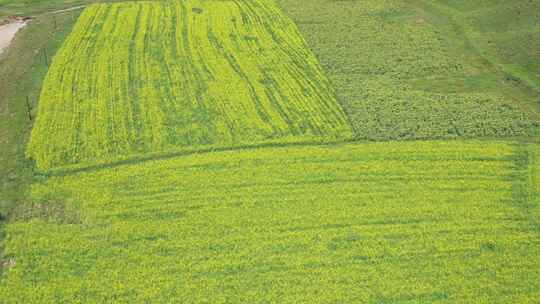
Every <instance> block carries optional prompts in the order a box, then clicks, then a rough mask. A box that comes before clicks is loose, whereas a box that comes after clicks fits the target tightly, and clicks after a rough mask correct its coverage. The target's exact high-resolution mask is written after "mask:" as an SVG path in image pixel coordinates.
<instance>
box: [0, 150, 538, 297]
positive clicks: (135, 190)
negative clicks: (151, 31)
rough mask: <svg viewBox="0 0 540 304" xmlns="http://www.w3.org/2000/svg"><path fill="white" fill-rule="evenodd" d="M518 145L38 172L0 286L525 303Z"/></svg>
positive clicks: (16, 291)
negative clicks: (41, 175) (44, 175)
mask: <svg viewBox="0 0 540 304" xmlns="http://www.w3.org/2000/svg"><path fill="white" fill-rule="evenodd" d="M531 147H533V146H531ZM537 148H538V147H537V146H536V149H537ZM527 149H528V148H527V146H522V145H520V144H517V143H505V142H462V141H455V142H440V141H439V142H411V143H374V144H347V145H340V146H318V147H317V146H312V147H297V148H273V149H254V150H246V151H230V152H216V153H208V154H201V155H193V156H187V157H181V158H175V159H171V160H162V161H156V162H146V163H143V164H135V165H129V166H121V167H117V168H111V169H106V170H101V171H98V172H90V173H80V174H75V175H70V176H59V177H52V178H50V179H48V180H47V181H44V182H43V183H38V184H35V185H34V186H33V187H32V190H31V198H32V200H33V201H34V202H35V203H34V204H33V205H32V206H31V207H29V206H26V207H25V208H24V210H25V211H24V212H21V213H17V212H15V213H14V218H15V219H14V220H13V223H12V224H11V225H10V226H8V227H7V234H8V238H7V240H6V254H7V256H12V257H15V260H14V265H13V266H12V267H11V268H10V270H9V272H8V273H7V275H6V277H5V278H4V282H3V284H2V287H1V288H0V295H2V298H4V299H17V300H19V301H21V302H24V303H33V302H56V303H58V302H68V303H72V302H98V303H103V302H129V303H134V302H137V303H142V302H145V301H146V302H167V301H168V300H169V299H173V298H174V299H177V300H178V301H179V302H187V303H201V302H205V301H210V302H212V303H231V302H234V303H263V302H279V303H298V302H306V303H315V302H317V303H329V302H334V301H335V300H336V299H339V300H340V301H342V302H345V303H360V302H364V303H396V302H407V301H411V300H418V301H422V302H446V303H458V302H460V303H470V302H474V301H479V302H482V303H525V302H527V300H531V299H534V298H538V296H540V294H539V290H540V281H539V280H537V278H538V276H539V275H540V268H538V265H539V263H540V246H538V217H533V216H532V214H530V213H529V212H528V209H527V206H526V204H527V195H525V194H524V193H522V192H521V191H520V190H521V189H526V188H527V178H526V177H527V172H528V171H527V170H524V168H523V164H524V163H526V162H527V160H528V157H527V154H528V153H527ZM531 149H532V148H531ZM537 169H538V168H536V170H537ZM520 176H522V177H523V178H522V179H520ZM516 177H517V179H515V178H516ZM519 180H522V183H523V184H521V183H516V181H519ZM61 202H65V205H62V204H61ZM531 210H532V209H531ZM536 214H538V213H536ZM30 282H31V283H30Z"/></svg>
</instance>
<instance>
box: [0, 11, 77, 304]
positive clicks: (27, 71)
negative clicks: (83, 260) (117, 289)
mask: <svg viewBox="0 0 540 304" xmlns="http://www.w3.org/2000/svg"><path fill="white" fill-rule="evenodd" d="M77 15H78V12H70V13H69V14H62V15H58V16H56V19H55V20H53V19H48V18H38V19H35V20H33V21H32V22H31V23H29V24H28V25H27V26H26V27H25V28H24V29H22V30H21V31H20V32H19V33H18V34H17V36H16V37H15V39H14V40H13V42H12V44H11V46H10V47H9V49H7V50H6V52H4V53H3V54H2V56H1V57H0V273H1V272H2V271H3V267H2V266H3V264H4V263H3V255H2V253H3V236H4V233H3V231H4V229H3V228H4V225H5V224H6V223H7V222H6V220H7V215H8V213H9V211H10V210H11V209H12V208H13V207H14V206H17V205H18V204H22V203H23V202H24V201H25V200H26V194H27V187H28V185H29V184H31V183H32V181H33V178H34V176H33V175H34V165H33V163H32V162H30V161H28V159H26V157H25V150H26V144H27V141H28V136H29V133H30V130H31V126H32V121H30V120H29V116H28V108H27V103H26V102H27V99H26V98H28V102H29V106H30V114H31V115H32V118H35V112H34V109H35V106H36V104H37V99H38V97H39V92H40V89H41V83H42V81H43V78H44V77H45V74H46V73H47V67H46V65H45V62H44V59H43V50H44V49H46V50H47V52H48V54H50V55H52V54H54V53H55V52H56V50H57V49H58V48H60V46H61V44H62V42H63V39H64V38H65V37H66V36H67V35H68V34H69V31H70V28H71V26H72V25H73V24H74V21H75V20H76V19H77ZM55 24H56V30H55ZM0 302H2V301H1V300H0Z"/></svg>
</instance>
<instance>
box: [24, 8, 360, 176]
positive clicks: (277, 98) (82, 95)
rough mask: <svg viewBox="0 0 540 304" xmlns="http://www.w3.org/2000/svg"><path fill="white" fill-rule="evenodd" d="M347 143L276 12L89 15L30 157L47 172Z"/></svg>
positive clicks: (61, 59) (58, 65) (328, 98)
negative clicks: (152, 156) (177, 153)
mask: <svg viewBox="0 0 540 304" xmlns="http://www.w3.org/2000/svg"><path fill="white" fill-rule="evenodd" d="M351 132H352V131H351V127H350V125H349V122H348V120H347V118H346V117H345V115H344V112H343V110H342V109H341V108H340V106H339V105H338V103H337V102H336V99H335V97H334V92H333V91H332V89H331V87H330V84H329V82H328V80H327V79H326V77H325V76H324V74H323V72H322V70H321V68H320V66H319V64H318V62H317V60H316V58H315V56H314V55H313V54H312V53H311V51H310V50H309V49H308V47H307V46H306V44H305V42H304V40H303V39H302V38H301V36H300V34H299V32H298V30H297V28H296V26H295V25H294V23H293V22H292V21H291V20H290V19H289V18H288V17H286V16H285V15H284V14H283V13H282V12H281V11H280V10H279V9H278V7H277V6H276V5H275V4H274V3H273V1H269V0H256V1H199V0H190V1H170V2H126V3H116V4H96V5H92V6H89V7H88V8H86V9H85V11H84V12H83V13H82V15H81V16H80V19H79V21H78V22H77V24H76V25H75V27H74V29H73V32H72V33H71V35H70V36H69V37H68V38H67V40H66V41H65V43H64V45H63V47H62V48H61V49H60V50H59V52H58V53H57V54H56V56H55V57H54V60H53V63H52V65H51V67H50V70H49V72H48V75H47V77H46V79H45V81H44V84H43V89H42V93H41V97H40V101H39V113H38V116H37V121H36V123H35V126H34V128H33V131H32V135H31V139H30V143H29V145H28V151H27V154H28V156H29V157H31V158H33V159H34V160H35V161H36V164H37V166H38V168H40V169H44V170H47V169H51V168H54V167H61V166H65V165H70V164H81V163H96V162H108V161H111V160H116V159H119V158H126V157H129V156H131V155H139V154H144V153H155V152H163V151H173V150H182V149H197V148H198V147H203V146H204V147H232V146H246V145H253V144H261V143H283V142H302V141H326V140H336V139H342V138H348V137H350V136H351Z"/></svg>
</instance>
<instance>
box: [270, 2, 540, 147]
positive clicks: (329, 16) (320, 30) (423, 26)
mask: <svg viewBox="0 0 540 304" xmlns="http://www.w3.org/2000/svg"><path fill="white" fill-rule="evenodd" d="M277 2H278V3H279V4H280V5H281V7H282V8H283V10H284V11H285V12H287V13H288V14H289V15H290V16H291V18H292V19H293V20H294V21H295V22H296V23H297V24H298V26H299V28H300V30H301V32H302V34H303V35H304V37H305V38H306V40H307V42H308V44H309V45H310V47H311V48H312V50H313V52H314V53H315V54H316V55H317V57H318V58H319V61H320V62H321V64H322V65H323V67H324V68H325V71H326V72H327V75H328V77H329V78H330V80H331V81H332V83H333V85H334V87H335V88H336V92H337V95H338V99H339V100H340V101H341V103H342V105H343V107H344V109H345V110H346V112H347V113H348V116H349V117H350V120H351V123H352V125H353V127H354V133H355V137H356V138H358V139H371V140H396V139H398V140H401V139H414V138H421V139H425V138H464V137H465V138H469V137H507V136H517V135H519V136H521V135H530V134H531V133H533V132H534V131H533V130H534V125H535V124H538V121H540V119H539V117H540V116H539V115H540V104H539V103H538V100H540V94H538V93H535V92H534V91H531V90H530V88H528V87H527V86H525V85H524V84H522V83H520V82H517V83H516V81H514V80H513V78H512V77H509V76H508V74H507V73H506V72H505V71H504V70H501V69H500V66H496V65H495V66H494V65H493V64H491V63H490V62H488V61H486V59H485V58H484V56H482V55H483V54H479V52H486V53H489V54H490V56H494V57H496V56H497V55H495V54H491V49H487V48H486V49H484V48H482V47H479V46H477V45H476V44H474V45H471V44H470V43H466V42H467V41H468V40H467V39H477V38H479V37H480V36H482V33H483V32H479V33H477V35H475V36H474V37H473V36H471V37H469V36H467V35H465V33H463V32H462V31H457V30H456V29H455V28H454V21H453V17H454V16H453V15H451V16H450V17H449V16H446V15H444V14H443V15H441V14H440V12H438V11H436V10H433V9H431V5H429V6H428V5H427V3H429V4H433V3H435V4H437V3H439V2H445V3H446V2H449V3H455V2H456V1H424V2H425V3H424V2H422V1H399V0H387V1H378V0H369V1H364V0H351V1H326V0H313V1H297V0H278V1H277ZM471 2H473V3H476V2H475V1H461V2H460V3H463V5H465V4H466V3H471ZM488 2H490V3H489V4H488ZM494 2H496V1H483V2H482V3H483V5H485V6H488V7H490V5H494ZM533 2H538V1H533ZM508 3H509V4H508V5H507V6H516V7H517V6H520V5H518V4H513V2H508ZM456 5H457V4H456ZM528 6H531V5H528ZM532 6H534V5H532ZM428 8H429V9H428ZM536 11H538V10H536ZM503 12H504V10H501V14H500V15H498V18H499V19H497V20H506V19H511V18H514V19H515V18H517V17H514V14H511V13H508V15H507V18H506V19H505V15H504V13H503ZM470 14H473V13H470ZM533 14H535V13H528V14H527V15H525V14H522V15H521V17H523V18H524V20H525V21H521V22H520V23H517V22H516V27H517V28H520V29H523V30H526V29H529V28H531V26H532V25H533V24H534V22H535V20H538V19H535V18H533ZM483 17H484V21H487V20H489V18H491V14H490V13H489V12H486V13H485V14H484V15H483ZM514 19H513V20H514ZM527 24H528V25H527ZM487 26H488V27H490V28H491V30H492V31H493V33H490V34H489V35H487V36H486V37H493V36H495V35H496V33H497V32H496V31H497V28H496V24H490V25H487ZM536 28H537V27H536V26H534V27H532V29H531V32H530V34H534V33H537V32H538V30H537V29H536ZM504 35H509V37H510V36H511V37H514V38H513V39H514V40H508V42H510V41H515V43H514V44H511V43H507V44H506V45H504V46H502V47H503V48H504V50H505V51H506V52H507V53H512V54H519V56H517V55H516V57H519V58H521V59H524V58H529V61H528V64H529V65H527V62H524V61H523V60H521V61H517V62H515V65H516V66H522V68H524V69H530V71H531V72H533V71H534V72H537V70H538V69H536V68H535V64H531V63H532V62H540V61H539V60H538V55H537V54H534V53H535V50H537V49H538V48H534V47H530V48H529V51H528V52H524V48H526V47H527V43H526V42H524V41H521V40H518V38H516V37H521V36H520V32H513V33H512V32H506V33H505V34H504ZM501 37H502V36H501ZM531 37H533V38H534V35H533V36H531ZM489 39H491V38H482V40H489ZM533 41H534V39H533ZM531 44H532V45H536V42H531Z"/></svg>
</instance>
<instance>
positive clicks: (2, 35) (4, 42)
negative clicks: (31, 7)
mask: <svg viewBox="0 0 540 304" xmlns="http://www.w3.org/2000/svg"><path fill="white" fill-rule="evenodd" d="M27 23H28V22H27V21H22V20H17V21H13V22H10V23H7V24H4V25H0V54H2V53H3V52H4V50H5V49H6V48H7V47H8V46H9V44H10V43H11V40H13V37H15V34H17V32H18V31H19V30H20V29H21V28H23V27H24V26H25V25H26V24H27Z"/></svg>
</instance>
